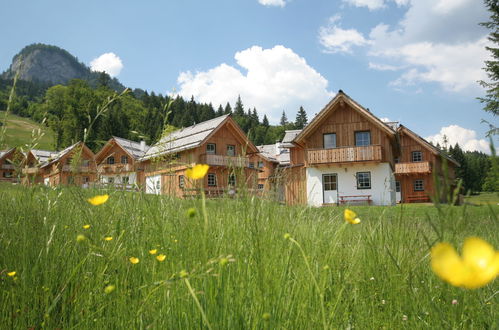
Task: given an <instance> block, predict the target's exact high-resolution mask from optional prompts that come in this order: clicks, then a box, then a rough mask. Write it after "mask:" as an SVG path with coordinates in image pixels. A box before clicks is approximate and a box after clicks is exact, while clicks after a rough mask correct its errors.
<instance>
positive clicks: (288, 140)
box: [282, 129, 302, 148]
mask: <svg viewBox="0 0 499 330" xmlns="http://www.w3.org/2000/svg"><path fill="white" fill-rule="evenodd" d="M301 131H302V130H301V129H295V130H288V131H285V133H284V137H283V138H282V144H283V146H285V147H287V148H291V147H293V143H292V142H293V140H294V139H295V137H296V136H297V135H298V134H300V133H301Z"/></svg>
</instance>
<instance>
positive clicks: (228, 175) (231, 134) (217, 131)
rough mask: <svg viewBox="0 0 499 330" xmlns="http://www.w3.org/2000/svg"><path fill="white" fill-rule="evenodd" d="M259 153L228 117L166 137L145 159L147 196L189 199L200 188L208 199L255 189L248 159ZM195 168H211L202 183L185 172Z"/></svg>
mask: <svg viewBox="0 0 499 330" xmlns="http://www.w3.org/2000/svg"><path fill="white" fill-rule="evenodd" d="M255 153H258V149H257V148H256V147H255V146H254V145H253V143H252V142H251V141H249V140H248V138H247V137H246V135H245V134H244V132H243V131H242V130H241V128H240V127H239V126H238V125H237V123H236V122H235V121H234V120H233V119H232V118H231V117H230V116H228V115H225V116H221V117H217V118H214V119H211V120H208V121H205V122H202V123H199V124H196V125H193V126H190V127H186V128H182V129H179V130H176V131H173V132H171V133H170V134H167V135H165V136H164V137H163V138H161V140H160V141H159V142H158V143H156V144H155V145H153V146H152V147H151V148H149V150H148V151H147V152H146V154H145V155H144V157H143V158H142V161H143V164H144V166H145V168H146V172H145V189H146V192H147V193H154V194H168V195H172V196H177V197H187V196H190V195H195V194H197V193H198V192H199V189H200V188H201V186H202V187H203V188H204V190H205V191H206V193H207V195H208V196H218V195H221V194H225V193H229V194H232V193H234V192H235V191H236V190H237V189H238V188H241V187H245V188H248V189H254V188H255V187H256V185H257V177H256V175H257V170H256V169H255V168H250V163H249V157H250V156H251V155H253V154H255ZM194 164H207V165H209V166H210V169H209V171H208V174H207V175H206V176H205V178H204V180H203V181H202V182H192V181H191V180H190V179H188V178H187V177H186V175H185V170H186V169H187V168H189V167H191V166H193V165H194Z"/></svg>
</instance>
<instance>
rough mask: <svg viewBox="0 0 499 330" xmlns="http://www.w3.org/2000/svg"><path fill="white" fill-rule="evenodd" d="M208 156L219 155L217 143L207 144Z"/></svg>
mask: <svg viewBox="0 0 499 330" xmlns="http://www.w3.org/2000/svg"><path fill="white" fill-rule="evenodd" d="M209 147H213V150H211V149H210V148H209ZM206 154H207V155H216V154H217V144H216V143H207V144H206Z"/></svg>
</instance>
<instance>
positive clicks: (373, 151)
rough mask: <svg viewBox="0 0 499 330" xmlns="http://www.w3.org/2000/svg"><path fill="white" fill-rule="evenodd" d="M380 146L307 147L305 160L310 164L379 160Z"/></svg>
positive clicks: (380, 154)
mask: <svg viewBox="0 0 499 330" xmlns="http://www.w3.org/2000/svg"><path fill="white" fill-rule="evenodd" d="M382 151H383V150H382V147H381V146H380V145H370V146H363V147H340V148H332V149H308V150H307V160H308V164H310V165H317V164H329V163H348V162H369V161H381V160H382V159H383V152H382Z"/></svg>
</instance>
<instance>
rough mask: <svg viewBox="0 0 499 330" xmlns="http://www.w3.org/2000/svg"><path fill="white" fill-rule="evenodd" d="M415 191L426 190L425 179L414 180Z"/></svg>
mask: <svg viewBox="0 0 499 330" xmlns="http://www.w3.org/2000/svg"><path fill="white" fill-rule="evenodd" d="M414 191H424V183H423V180H421V179H419V180H414Z"/></svg>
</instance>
